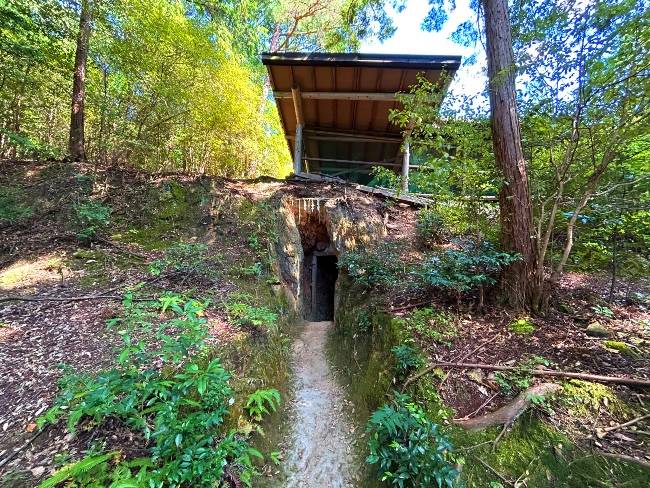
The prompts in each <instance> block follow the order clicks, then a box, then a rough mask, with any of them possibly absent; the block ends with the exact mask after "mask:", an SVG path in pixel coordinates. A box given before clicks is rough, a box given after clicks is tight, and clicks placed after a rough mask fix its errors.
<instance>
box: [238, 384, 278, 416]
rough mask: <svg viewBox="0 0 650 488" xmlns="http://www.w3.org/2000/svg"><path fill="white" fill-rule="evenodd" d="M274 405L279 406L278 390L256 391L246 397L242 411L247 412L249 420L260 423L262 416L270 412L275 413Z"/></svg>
mask: <svg viewBox="0 0 650 488" xmlns="http://www.w3.org/2000/svg"><path fill="white" fill-rule="evenodd" d="M276 403H277V404H278V405H280V392H279V391H278V390H276V389H275V388H270V389H268V390H257V391H256V392H255V393H251V394H250V395H249V396H248V401H247V402H246V405H245V406H244V409H245V410H248V414H249V415H250V416H251V419H253V420H257V421H260V420H262V416H263V414H265V413H266V414H268V413H271V410H272V411H273V412H275V411H276V406H275V404H276ZM269 409H271V410H269Z"/></svg>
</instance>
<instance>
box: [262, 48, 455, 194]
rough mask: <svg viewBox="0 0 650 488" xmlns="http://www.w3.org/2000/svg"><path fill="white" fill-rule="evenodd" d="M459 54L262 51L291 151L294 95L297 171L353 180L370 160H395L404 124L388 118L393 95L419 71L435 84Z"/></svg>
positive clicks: (362, 176)
mask: <svg viewBox="0 0 650 488" xmlns="http://www.w3.org/2000/svg"><path fill="white" fill-rule="evenodd" d="M460 60H461V58H460V56H422V55H394V54H365V53H363V54H361V53H352V54H351V53H344V54H338V53H337V54H334V53H274V54H263V55H262V62H263V63H264V65H266V67H267V70H268V73H269V77H270V80H271V87H272V89H273V93H274V95H275V99H276V104H277V107H278V111H279V113H280V119H281V122H282V125H283V128H284V132H285V134H286V136H287V140H288V143H289V147H290V149H291V151H292V153H293V151H294V150H295V135H296V126H297V123H298V121H297V112H296V106H295V104H294V97H295V93H293V94H292V89H294V92H295V90H296V89H297V90H298V91H299V93H300V97H299V98H300V102H299V103H300V105H301V110H302V114H303V117H304V122H303V126H304V129H303V136H304V160H305V163H306V164H305V166H303V171H304V170H307V171H309V172H320V173H322V174H329V175H338V174H341V175H342V176H344V177H346V178H348V179H353V180H354V181H359V182H367V181H369V180H370V177H369V176H368V174H369V172H370V166H371V165H377V163H383V165H386V166H389V167H390V165H394V166H395V167H400V166H401V163H400V154H399V151H400V145H401V143H402V135H401V132H402V129H400V128H399V127H397V126H395V125H394V124H392V123H390V122H389V120H388V115H389V113H390V111H391V110H392V109H398V108H402V104H401V103H399V102H397V101H396V100H395V94H396V93H397V92H408V90H409V87H410V86H411V85H414V84H415V83H416V82H417V75H418V74H421V75H423V76H424V77H425V78H426V79H427V80H429V81H431V82H433V83H435V82H437V81H438V80H439V78H440V74H441V73H442V71H443V70H444V71H446V72H447V73H448V74H449V75H450V78H451V77H452V76H453V75H454V73H455V72H456V70H457V69H458V67H459V66H460ZM364 163H370V164H364ZM342 172H343V173H342Z"/></svg>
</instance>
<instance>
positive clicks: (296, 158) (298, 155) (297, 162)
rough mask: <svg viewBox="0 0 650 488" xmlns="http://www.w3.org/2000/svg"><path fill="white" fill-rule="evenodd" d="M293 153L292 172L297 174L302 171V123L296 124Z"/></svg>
mask: <svg viewBox="0 0 650 488" xmlns="http://www.w3.org/2000/svg"><path fill="white" fill-rule="evenodd" d="M295 149H296V150H295V153H294V155H293V172H294V173H296V174H298V173H300V172H301V171H302V124H298V125H296V148H295Z"/></svg>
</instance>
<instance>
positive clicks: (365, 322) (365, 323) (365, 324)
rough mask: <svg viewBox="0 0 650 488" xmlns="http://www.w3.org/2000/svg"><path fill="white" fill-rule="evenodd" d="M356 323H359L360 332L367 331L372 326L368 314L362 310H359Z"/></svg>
mask: <svg viewBox="0 0 650 488" xmlns="http://www.w3.org/2000/svg"><path fill="white" fill-rule="evenodd" d="M357 323H358V325H359V331H360V332H368V331H369V330H370V328H371V327H372V320H371V318H370V315H368V314H367V313H366V312H364V311H361V312H359V318H358V319H357Z"/></svg>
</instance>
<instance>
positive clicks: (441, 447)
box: [366, 392, 459, 488]
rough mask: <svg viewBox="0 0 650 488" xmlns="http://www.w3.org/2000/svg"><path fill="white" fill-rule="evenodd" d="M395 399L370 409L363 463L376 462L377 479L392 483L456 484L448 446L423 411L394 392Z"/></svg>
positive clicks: (407, 398) (406, 484) (401, 485)
mask: <svg viewBox="0 0 650 488" xmlns="http://www.w3.org/2000/svg"><path fill="white" fill-rule="evenodd" d="M394 394H395V399H394V400H393V401H392V403H391V404H390V405H388V404H385V405H383V406H382V407H381V408H379V409H378V410H376V411H375V412H373V414H372V416H371V417H370V420H369V421H368V425H367V429H366V432H367V433H370V435H371V438H370V440H369V441H368V446H369V448H370V455H369V456H368V457H367V458H366V462H368V463H370V464H378V465H379V474H378V478H379V479H380V480H381V481H388V482H389V483H390V485H392V486H398V487H400V488H403V487H415V486H418V487H419V486H432V485H433V482H434V480H435V482H436V483H437V485H438V487H439V488H442V487H443V486H447V487H448V488H452V487H453V486H455V485H456V486H457V484H456V480H457V479H458V476H459V473H458V471H457V470H456V469H454V468H452V467H451V466H450V465H449V462H450V455H451V452H452V445H451V443H450V442H449V440H448V439H447V436H443V435H441V434H440V432H439V425H438V424H434V423H432V422H431V421H430V420H429V419H428V418H427V416H426V414H425V413H424V411H423V410H422V409H421V408H420V407H418V406H417V405H415V404H414V403H411V402H409V401H408V400H409V396H408V395H402V394H400V393H398V392H394Z"/></svg>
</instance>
